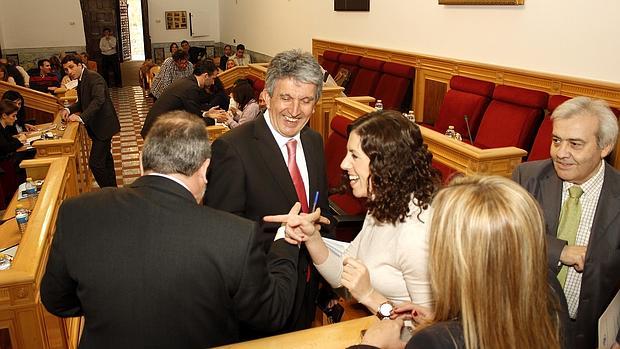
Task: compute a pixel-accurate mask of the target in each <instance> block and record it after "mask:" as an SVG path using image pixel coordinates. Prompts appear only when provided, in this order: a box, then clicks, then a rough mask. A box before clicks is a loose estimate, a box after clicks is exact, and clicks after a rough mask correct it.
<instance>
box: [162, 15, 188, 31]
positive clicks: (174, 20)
mask: <svg viewBox="0 0 620 349" xmlns="http://www.w3.org/2000/svg"><path fill="white" fill-rule="evenodd" d="M174 29H187V11H166V30H174Z"/></svg>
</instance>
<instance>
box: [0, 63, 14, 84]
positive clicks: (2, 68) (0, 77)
mask: <svg viewBox="0 0 620 349" xmlns="http://www.w3.org/2000/svg"><path fill="white" fill-rule="evenodd" d="M0 81H4V82H8V83H9V84H13V85H17V83H16V82H15V79H14V78H13V77H12V76H11V75H10V74H9V71H8V69H7V67H6V65H4V64H0Z"/></svg>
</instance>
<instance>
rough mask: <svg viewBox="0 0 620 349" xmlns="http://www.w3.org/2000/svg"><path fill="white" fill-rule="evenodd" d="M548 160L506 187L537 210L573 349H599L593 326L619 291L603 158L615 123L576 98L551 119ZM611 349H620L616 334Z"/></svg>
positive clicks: (619, 222)
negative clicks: (526, 195)
mask: <svg viewBox="0 0 620 349" xmlns="http://www.w3.org/2000/svg"><path fill="white" fill-rule="evenodd" d="M551 119H552V122H553V134H552V142H551V159H550V160H541V161H532V162H527V163H524V164H521V165H519V166H518V167H517V168H516V169H515V171H514V173H513V179H514V180H515V181H517V182H518V183H520V184H521V185H522V186H523V187H524V188H525V189H527V190H528V191H529V192H530V193H531V194H532V195H533V196H534V197H535V198H536V199H537V200H538V202H539V203H540V205H541V207H542V209H543V211H544V215H545V221H546V224H547V252H548V258H549V267H550V268H552V269H553V270H555V271H556V273H557V274H558V279H559V280H560V283H561V284H562V287H563V289H564V293H565V295H566V300H567V302H568V310H569V315H570V317H571V319H572V320H573V322H572V329H573V334H574V336H575V344H576V345H575V348H577V349H591V348H595V347H598V346H597V338H598V335H597V334H598V331H597V326H598V319H599V317H600V316H601V314H602V313H603V312H604V311H605V309H606V308H607V306H608V305H609V303H610V302H611V300H612V299H613V297H614V296H615V295H616V293H617V292H618V290H620V272H619V271H620V205H618V203H619V202H620V173H619V172H618V171H616V170H615V169H614V168H613V167H612V166H610V165H609V164H607V163H606V162H605V160H604V158H605V157H606V156H607V155H609V153H611V151H612V150H613V149H614V148H615V146H616V140H617V138H618V120H617V118H616V116H615V115H614V113H613V112H612V111H611V109H609V107H608V106H607V103H605V102H604V101H602V100H592V99H590V98H588V97H576V98H573V99H570V100H568V101H566V102H564V103H563V104H562V105H560V106H559V107H558V108H557V109H556V110H555V111H554V112H553V114H552V115H551ZM614 339H615V341H616V343H615V346H614V348H620V344H619V343H620V331H619V332H618V333H617V334H616V337H615V338H612V339H610V341H612V342H613V340H614Z"/></svg>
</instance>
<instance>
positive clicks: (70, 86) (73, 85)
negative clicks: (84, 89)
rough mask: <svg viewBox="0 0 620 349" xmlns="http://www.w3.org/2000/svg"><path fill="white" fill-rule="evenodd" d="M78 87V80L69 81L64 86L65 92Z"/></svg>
mask: <svg viewBox="0 0 620 349" xmlns="http://www.w3.org/2000/svg"><path fill="white" fill-rule="evenodd" d="M77 85H78V79H75V80H71V81H69V82H68V83H66V84H65V87H66V88H67V90H71V89H74V88H76V87H77Z"/></svg>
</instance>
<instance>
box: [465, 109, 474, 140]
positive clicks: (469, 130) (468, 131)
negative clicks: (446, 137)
mask: <svg viewBox="0 0 620 349" xmlns="http://www.w3.org/2000/svg"><path fill="white" fill-rule="evenodd" d="M463 119H465V126H467V135H468V136H469V143H471V144H472V145H473V144H474V141H473V140H472V139H471V129H470V128H469V118H468V117H467V115H465V116H463Z"/></svg>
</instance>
